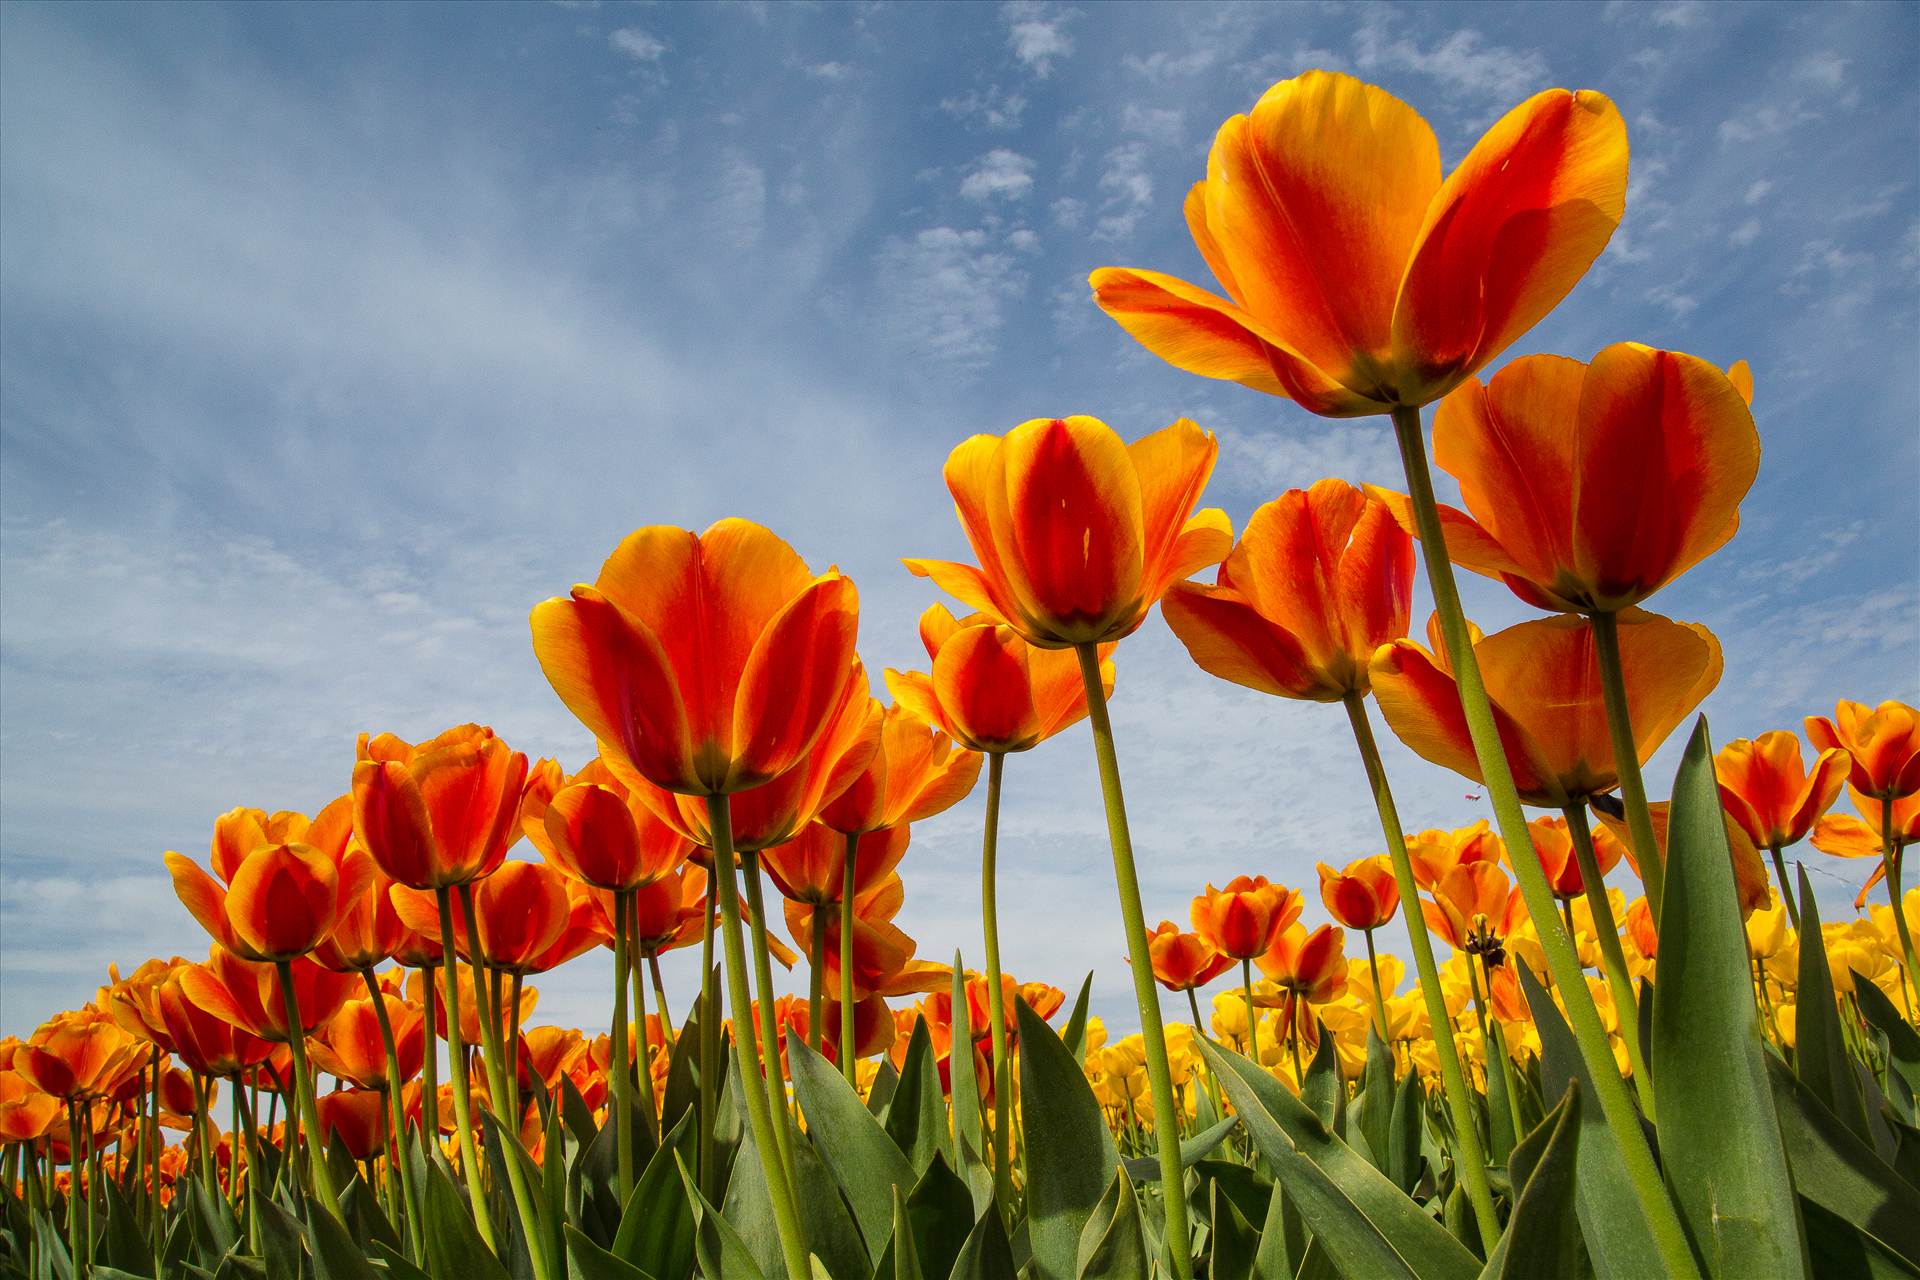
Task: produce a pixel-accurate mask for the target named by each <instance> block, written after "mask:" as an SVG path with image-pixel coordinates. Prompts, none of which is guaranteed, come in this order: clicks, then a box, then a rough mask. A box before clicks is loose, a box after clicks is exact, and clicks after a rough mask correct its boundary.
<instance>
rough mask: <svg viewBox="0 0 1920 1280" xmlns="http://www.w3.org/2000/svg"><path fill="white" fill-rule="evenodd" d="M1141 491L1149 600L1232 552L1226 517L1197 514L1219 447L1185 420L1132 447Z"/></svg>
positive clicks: (1144, 572)
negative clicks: (1170, 585)
mask: <svg viewBox="0 0 1920 1280" xmlns="http://www.w3.org/2000/svg"><path fill="white" fill-rule="evenodd" d="M1127 456H1128V457H1129V458H1130V459H1131V460H1132V462H1133V469H1134V473H1135V474H1136V475H1137V476H1138V477H1139V486H1140V546H1141V552H1142V554H1143V557H1144V560H1143V568H1142V572H1141V577H1142V579H1143V581H1144V583H1145V584H1146V588H1147V592H1148V597H1147V598H1148V599H1150V600H1153V599H1158V598H1159V597H1160V595H1161V594H1162V593H1163V592H1164V591H1165V590H1166V589H1167V584H1169V583H1172V582H1178V581H1180V580H1181V579H1183V578H1187V577H1190V576H1191V575H1192V574H1194V573H1196V572H1197V571H1199V570H1200V569H1203V568H1205V567H1206V566H1208V565H1210V564H1218V563H1220V561H1221V560H1222V559H1224V558H1225V557H1226V555H1227V553H1228V552H1229V551H1231V550H1232V549H1233V526H1232V525H1231V524H1230V523H1228V521H1227V516H1226V513H1225V512H1223V511H1220V510H1218V509H1216V508H1208V509H1207V510H1205V511H1202V512H1200V513H1198V514H1197V515H1195V514H1194V513H1193V509H1194V507H1195V505H1196V504H1198V503H1199V501H1200V495H1201V493H1202V492H1204V491H1205V489H1206V487H1207V480H1208V479H1209V478H1210V477H1211V476H1212V475H1213V465H1214V462H1215V461H1216V460H1217V459H1218V458H1219V456H1220V442H1219V441H1218V440H1216V439H1215V438H1214V435H1213V432H1211V431H1203V430H1201V429H1200V428H1199V427H1198V426H1196V425H1194V424H1193V423H1192V422H1190V421H1188V420H1187V419H1185V418H1181V419H1179V420H1178V421H1177V422H1175V423H1173V424H1172V425H1171V426H1168V427H1164V428H1162V429H1161V430H1159V431H1156V432H1154V433H1153V434H1152V435H1148V436H1142V437H1141V438H1140V439H1138V440H1136V441H1134V442H1133V443H1132V444H1130V445H1128V446H1127Z"/></svg>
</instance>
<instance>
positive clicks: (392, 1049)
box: [234, 969, 426, 1258]
mask: <svg viewBox="0 0 1920 1280" xmlns="http://www.w3.org/2000/svg"><path fill="white" fill-rule="evenodd" d="M360 977H361V980H362V981H364V982H365V983H366V984H367V998H368V999H369V1000H371V1001H372V1002H373V1018H374V1021H375V1022H376V1023H377V1024H378V1025H379V1027H380V1047H381V1048H382V1049H384V1050H385V1051H386V1055H387V1086H388V1087H387V1102H388V1109H389V1110H390V1111H391V1112H392V1113H393V1141H394V1145H393V1146H392V1147H391V1148H389V1152H390V1153H393V1152H398V1154H397V1155H394V1156H393V1158H392V1159H390V1160H389V1162H388V1163H390V1164H395V1165H398V1166H399V1167H400V1194H401V1195H402V1196H404V1197H405V1199H406V1202H407V1235H408V1238H409V1239H411V1240H412V1242H413V1256H414V1257H415V1258H424V1257H426V1245H425V1243H424V1238H423V1236H422V1234H421V1233H422V1231H423V1230H424V1229H425V1228H424V1225H423V1221H422V1219H423V1217H424V1212H425V1211H424V1210H423V1209H422V1208H421V1206H420V1202H419V1200H418V1199H416V1198H415V1196H414V1193H413V1170H412V1169H411V1168H410V1167H409V1166H410V1165H411V1163H412V1162H411V1161H409V1160H408V1159H407V1158H406V1148H407V1113H406V1107H405V1105H404V1103H403V1102H402V1100H401V1097H400V1094H401V1086H402V1085H403V1084H404V1079H403V1077H402V1076H401V1074H400V1048H399V1045H398V1044H397V1043H396V1042H395V1041H394V1038H393V1019H391V1018H389V1017H388V1016H387V995H386V992H384V991H382V990H381V989H380V981H379V979H377V978H375V977H374V976H373V970H372V969H362V970H361V971H360ZM239 1092H240V1087H239V1084H238V1083H237V1082H236V1083H235V1085H234V1093H235V1094H236V1095H237V1094H238V1093H239Z"/></svg>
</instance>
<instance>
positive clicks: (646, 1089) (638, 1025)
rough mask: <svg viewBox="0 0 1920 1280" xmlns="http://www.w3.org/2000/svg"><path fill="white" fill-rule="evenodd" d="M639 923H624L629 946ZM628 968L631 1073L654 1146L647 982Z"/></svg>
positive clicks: (633, 905) (656, 1129) (656, 1128)
mask: <svg viewBox="0 0 1920 1280" xmlns="http://www.w3.org/2000/svg"><path fill="white" fill-rule="evenodd" d="M627 897H628V898H629V899H630V901H629V902H628V903H627V907H628V910H630V911H638V909H639V907H638V898H637V896H636V895H635V894H633V893H631V892H629V893H628V895H627ZM639 925H640V920H639V917H638V916H637V915H636V916H635V917H634V918H633V919H632V920H630V921H629V922H628V923H627V942H628V945H629V946H631V945H632V942H633V936H634V933H635V931H636V930H637V929H638V928H639ZM627 968H628V972H629V974H630V976H631V977H632V980H633V1027H634V1039H635V1041H637V1042H638V1045H639V1053H638V1054H636V1055H635V1057H634V1060H633V1067H634V1076H635V1078H636V1080H637V1081H638V1083H639V1085H640V1115H641V1118H642V1119H644V1120H645V1121H646V1125H647V1132H648V1133H650V1134H652V1135H653V1140H654V1145H655V1146H656V1147H657V1146H659V1143H660V1136H661V1135H660V1104H659V1103H657V1102H655V1101H654V1097H653V1037H652V1036H651V1035H649V1034H647V986H646V983H644V982H642V981H641V980H640V966H639V964H637V963H634V962H632V961H629V962H628V965H627ZM514 981H515V983H516V984H517V983H518V982H519V979H517V978H516V979H515V980H514ZM519 993H520V989H519V987H518V985H516V986H515V987H514V994H515V995H518V994H519Z"/></svg>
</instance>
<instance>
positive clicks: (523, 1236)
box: [341, 1107, 546, 1276]
mask: <svg viewBox="0 0 1920 1280" xmlns="http://www.w3.org/2000/svg"><path fill="white" fill-rule="evenodd" d="M479 1118H480V1122H481V1148H482V1150H484V1151H485V1152H486V1156H487V1168H488V1169H490V1170H492V1171H493V1175H494V1176H493V1183H494V1192H495V1194H494V1205H495V1209H494V1215H493V1231H494V1245H495V1247H496V1249H499V1250H501V1252H500V1253H499V1254H498V1256H499V1258H500V1261H501V1262H503V1263H505V1264H506V1267H507V1270H509V1271H510V1272H512V1273H513V1274H514V1275H515V1276H526V1275H531V1274H532V1273H533V1258H532V1253H533V1249H534V1246H535V1242H534V1241H533V1240H529V1239H528V1238H527V1233H528V1232H530V1231H532V1232H544V1231H545V1230H546V1227H545V1225H544V1223H543V1222H542V1220H541V1218H540V1216H539V1215H540V1210H539V1208H538V1207H537V1206H538V1205H539V1204H540V1201H539V1200H538V1199H535V1200H534V1201H533V1204H534V1206H536V1207H535V1208H534V1210H533V1214H534V1220H533V1221H532V1222H525V1221H522V1219H521V1217H520V1213H519V1209H518V1206H517V1205H515V1206H511V1207H510V1206H508V1205H506V1204H502V1203H501V1201H502V1199H503V1196H502V1194H501V1193H503V1192H504V1191H506V1189H507V1186H508V1183H507V1161H509V1160H512V1161H514V1162H515V1163H517V1164H518V1165H519V1166H520V1176H521V1178H522V1179H523V1180H525V1182H526V1183H527V1184H528V1185H530V1186H535V1187H537V1186H539V1185H540V1170H539V1169H538V1168H537V1167H535V1165H534V1163H533V1158H532V1157H531V1156H529V1155H528V1154H527V1153H526V1149H525V1148H523V1147H522V1146H521V1145H520V1139H518V1138H516V1137H514V1136H513V1135H512V1134H511V1133H509V1132H507V1127H506V1126H505V1125H503V1124H501V1123H500V1118H499V1117H498V1116H496V1115H494V1114H493V1111H492V1110H491V1109H490V1108H485V1107H483V1108H480V1109H479ZM341 1207H342V1208H343V1209H344V1208H345V1207H346V1197H345V1196H344V1195H343V1196H342V1197H341ZM349 1216H350V1217H351V1215H349ZM357 1226H358V1224H357V1223H356V1227H357ZM389 1230H391V1228H389ZM361 1238H362V1239H365V1238H366V1237H365V1236H362V1237H361ZM393 1243H395V1244H398V1243H399V1241H398V1239H395V1240H394V1241H393Z"/></svg>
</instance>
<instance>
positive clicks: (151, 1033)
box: [0, 956, 187, 1070]
mask: <svg viewBox="0 0 1920 1280" xmlns="http://www.w3.org/2000/svg"><path fill="white" fill-rule="evenodd" d="M186 963H187V962H186V961H185V960H184V959H182V958H181V957H179V956H175V957H173V958H172V959H171V960H148V961H146V962H144V963H143V964H141V965H140V967H139V968H137V969H135V970H134V971H133V972H132V973H131V974H129V975H128V976H127V977H126V978H124V979H122V978H119V976H118V971H117V970H116V969H114V968H113V967H112V966H109V968H108V972H109V973H112V974H114V975H115V981H114V983H113V985H112V986H111V987H109V988H108V989H107V991H106V993H105V999H104V1000H102V1001H100V1002H99V1003H100V1005H101V1007H102V1008H104V1009H105V1011H106V1014H107V1016H108V1017H110V1018H112V1019H113V1021H114V1023H115V1025H117V1026H118V1027H119V1028H120V1029H121V1030H122V1031H124V1032H126V1033H127V1034H128V1035H130V1036H132V1037H133V1038H134V1039H136V1040H145V1041H146V1042H147V1043H148V1044H151V1045H156V1046H158V1047H159V1048H160V1049H161V1050H163V1051H164V1052H167V1053H172V1052H173V1040H172V1037H170V1036H169V1035H168V1034H167V1028H166V1023H165V1021H164V1020H163V1019H162V1018H161V1016H160V988H161V987H162V986H163V985H165V983H166V981H167V979H168V978H170V977H172V976H173V971H174V970H175V969H178V968H179V967H180V966H181V965H183V964H186ZM4 1069H5V1068H4V1067H3V1066H0V1070H4Z"/></svg>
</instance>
